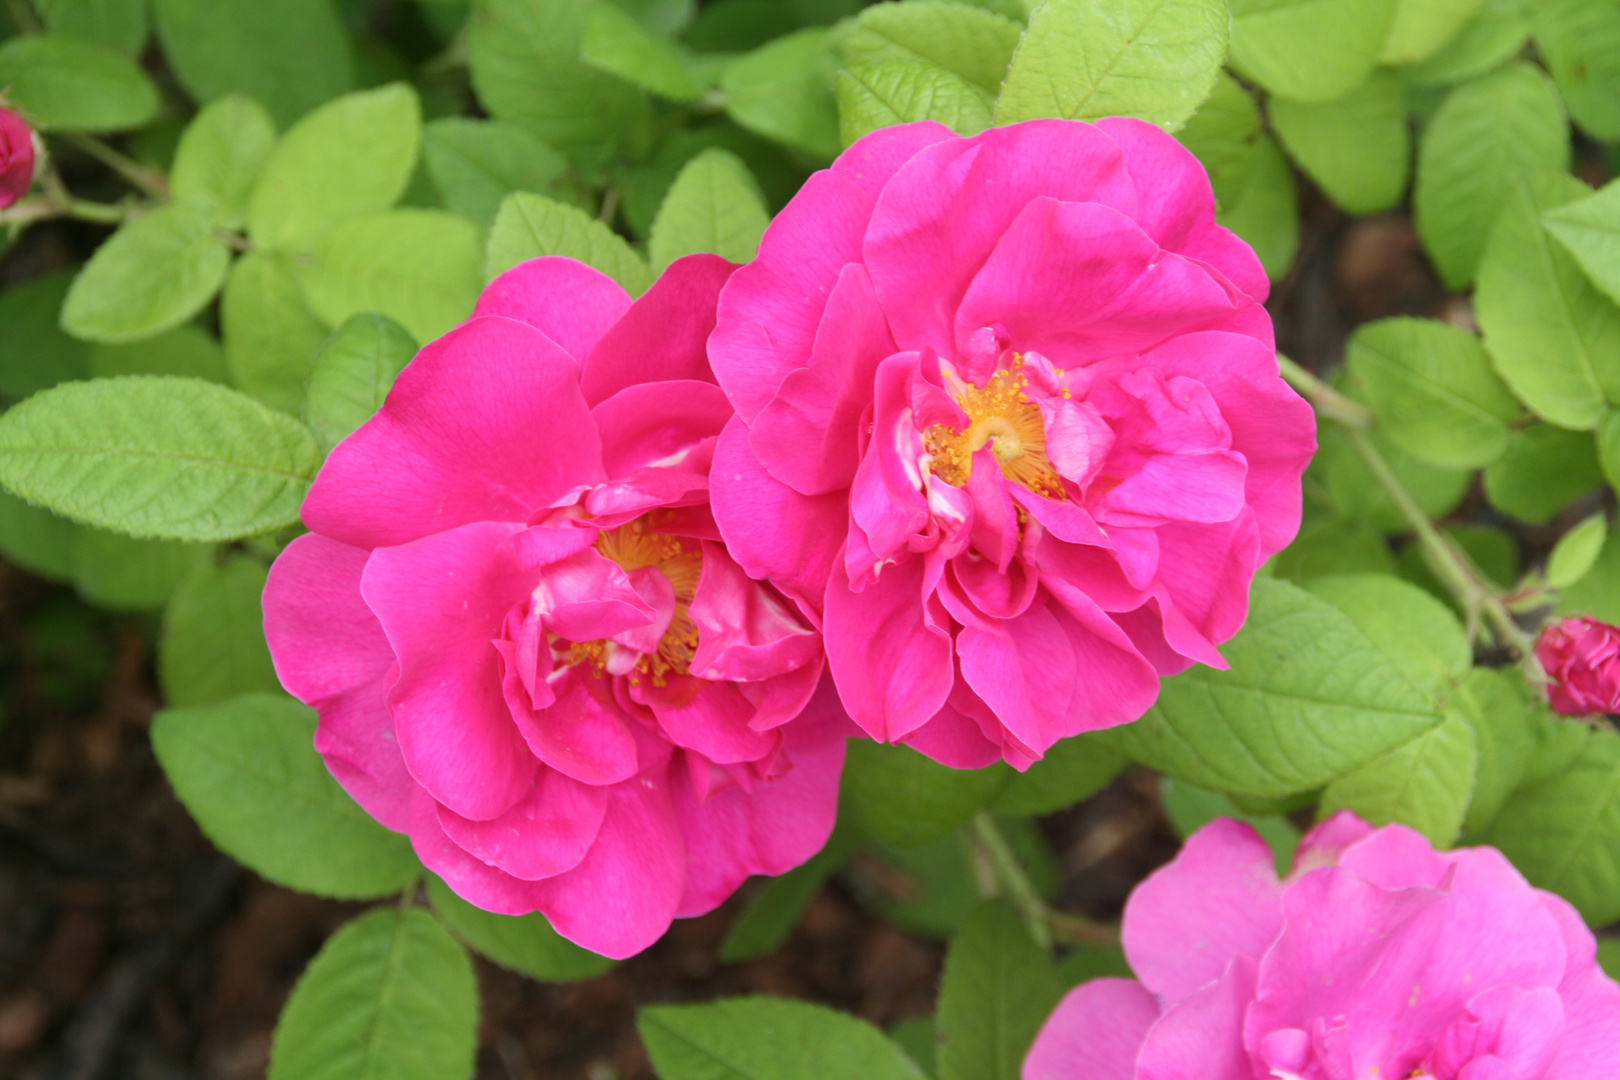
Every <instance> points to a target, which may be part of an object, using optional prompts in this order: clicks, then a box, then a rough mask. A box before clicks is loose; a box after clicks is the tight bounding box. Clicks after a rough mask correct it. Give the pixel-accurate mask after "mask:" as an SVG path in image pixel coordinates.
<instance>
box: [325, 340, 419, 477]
mask: <svg viewBox="0 0 1620 1080" xmlns="http://www.w3.org/2000/svg"><path fill="white" fill-rule="evenodd" d="M415 355H416V342H415V341H414V340H412V338H411V335H410V334H409V333H408V332H407V331H406V330H405V328H404V327H402V326H400V325H399V324H398V323H396V322H395V321H394V320H392V319H390V318H389V317H388V316H386V315H377V314H374V313H367V314H361V315H352V316H350V317H349V318H348V319H347V320H345V321H344V323H343V325H342V326H339V327H338V328H337V330H336V331H335V332H334V333H333V334H332V336H331V338H329V339H328V340H327V342H326V344H325V345H323V346H321V351H320V355H319V356H317V357H316V359H315V370H314V371H313V372H311V374H310V377H309V394H308V396H307V397H305V399H304V422H305V423H306V424H308V425H309V427H310V430H311V431H313V432H314V433H315V438H316V440H317V441H318V442H319V443H320V444H321V453H322V454H323V455H325V454H329V453H331V452H332V447H334V446H336V445H337V444H338V443H340V442H342V441H343V440H344V439H345V438H347V437H348V436H349V435H350V434H351V433H353V431H354V430H355V429H356V428H358V427H359V426H360V425H361V424H363V423H365V422H366V421H367V420H370V419H371V418H372V416H373V415H375V414H376V412H377V410H378V409H380V408H382V403H383V399H384V398H386V397H387V396H388V390H389V387H391V386H393V385H394V378H395V377H396V376H397V375H398V374H399V373H400V372H401V371H403V370H404V369H405V365H406V364H408V363H410V362H411V357H413V356H415Z"/></svg>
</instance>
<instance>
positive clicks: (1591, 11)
mask: <svg viewBox="0 0 1620 1080" xmlns="http://www.w3.org/2000/svg"><path fill="white" fill-rule="evenodd" d="M1534 12H1535V32H1536V47H1537V48H1538V49H1540V50H1541V57H1542V59H1543V60H1545V61H1546V64H1547V70H1548V71H1550V72H1551V73H1552V77H1553V81H1554V82H1556V83H1557V84H1558V90H1559V92H1560V93H1562V94H1563V95H1564V104H1565V105H1567V106H1568V107H1569V114H1570V116H1571V117H1573V118H1574V120H1575V123H1576V124H1578V125H1579V126H1580V127H1581V128H1582V129H1583V130H1585V131H1586V132H1587V134H1589V135H1591V136H1592V137H1593V138H1595V139H1601V140H1603V141H1604V142H1613V141H1614V140H1616V139H1620V5H1616V4H1614V3H1612V2H1611V0H1539V2H1538V3H1537V4H1536V5H1535V8H1534Z"/></svg>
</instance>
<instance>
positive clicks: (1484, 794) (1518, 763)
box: [1457, 668, 1536, 838]
mask: <svg viewBox="0 0 1620 1080" xmlns="http://www.w3.org/2000/svg"><path fill="white" fill-rule="evenodd" d="M1457 706H1458V711H1459V712H1460V713H1461V714H1462V717H1463V719H1464V720H1466V721H1467V722H1468V723H1469V724H1471V725H1473V728H1474V741H1475V744H1476V746H1477V747H1478V751H1479V766H1478V768H1477V769H1476V770H1475V778H1474V794H1473V798H1471V799H1470V800H1469V802H1468V816H1467V818H1466V819H1465V821H1464V829H1465V834H1466V835H1467V836H1469V837H1470V838H1475V837H1479V836H1482V835H1484V833H1485V832H1486V830H1487V829H1489V828H1490V825H1491V822H1493V821H1495V820H1496V816H1497V815H1498V814H1500V813H1501V812H1502V805H1503V803H1505V802H1506V801H1507V798H1508V796H1509V795H1510V794H1512V792H1513V790H1514V789H1515V788H1517V787H1518V786H1519V782H1520V781H1521V780H1523V779H1524V772H1525V766H1526V764H1527V763H1528V759H1529V757H1530V753H1531V750H1532V748H1533V746H1534V744H1535V741H1536V732H1535V728H1534V727H1533V726H1532V725H1531V722H1530V713H1529V710H1528V709H1527V708H1526V703H1525V686H1524V683H1523V681H1522V680H1520V679H1518V678H1517V677H1516V676H1514V675H1508V674H1504V673H1503V672H1501V671H1498V670H1496V669H1494V668H1475V669H1474V670H1473V671H1471V672H1469V673H1468V678H1467V679H1466V680H1465V681H1464V682H1463V685H1462V686H1461V687H1460V689H1459V692H1458V694H1457Z"/></svg>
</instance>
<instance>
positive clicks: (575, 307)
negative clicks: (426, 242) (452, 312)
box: [473, 255, 630, 373]
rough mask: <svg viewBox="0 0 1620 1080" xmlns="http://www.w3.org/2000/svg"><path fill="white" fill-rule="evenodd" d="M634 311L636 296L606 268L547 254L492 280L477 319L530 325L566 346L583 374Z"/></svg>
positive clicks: (564, 347) (573, 367) (479, 299)
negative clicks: (602, 343) (585, 364)
mask: <svg viewBox="0 0 1620 1080" xmlns="http://www.w3.org/2000/svg"><path fill="white" fill-rule="evenodd" d="M629 307H630V295H629V294H628V293H626V292H625V291H624V290H623V289H622V288H620V287H619V284H618V282H616V281H614V280H613V279H612V278H610V277H608V276H607V275H606V274H604V273H602V272H601V271H600V270H596V269H594V268H592V267H589V266H586V265H585V264H584V263H582V262H580V261H579V260H578V259H568V258H564V257H562V256H560V255H546V256H542V257H541V258H538V259H530V260H529V261H528V262H522V263H518V264H517V265H516V266H514V267H512V269H510V270H508V271H507V272H506V273H504V274H502V275H500V276H499V277H497V278H496V279H495V280H494V281H492V282H490V283H489V285H488V286H487V287H485V289H484V292H483V295H481V296H480V297H479V298H478V307H477V308H476V309H474V311H473V315H474V317H477V316H480V315H503V316H505V317H506V318H508V319H516V320H517V321H518V322H524V323H528V324H529V325H530V326H532V327H534V328H535V329H536V330H538V331H540V332H541V333H542V334H544V335H546V337H548V338H550V339H551V340H552V341H555V342H556V343H557V344H558V345H560V346H562V348H563V351H564V352H566V353H567V354H568V355H569V357H570V358H571V359H572V361H573V363H572V365H571V366H572V370H573V371H574V372H575V373H577V372H578V371H579V369H580V365H581V364H582V363H583V362H584V360H585V358H586V357H587V356H589V355H590V352H591V349H592V347H594V346H595V345H596V343H597V341H598V340H599V339H600V338H601V337H602V335H603V334H606V333H607V332H608V329H609V328H610V327H611V326H612V325H613V324H614V323H616V322H618V321H619V319H620V318H622V317H623V316H624V313H625V311H626V310H628V309H629Z"/></svg>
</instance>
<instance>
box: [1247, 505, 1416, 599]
mask: <svg viewBox="0 0 1620 1080" xmlns="http://www.w3.org/2000/svg"><path fill="white" fill-rule="evenodd" d="M1274 565H1275V567H1276V571H1277V576H1278V577H1280V578H1284V579H1286V580H1288V581H1292V582H1293V583H1294V584H1295V585H1303V584H1305V582H1307V581H1309V580H1310V579H1312V578H1319V577H1325V576H1327V575H1329V574H1393V573H1394V572H1395V557H1394V556H1393V555H1391V554H1390V551H1389V545H1388V544H1387V543H1385V541H1384V538H1383V537H1382V536H1380V535H1379V534H1378V533H1377V532H1376V531H1374V530H1373V529H1370V528H1368V527H1367V526H1366V525H1363V524H1360V523H1359V522H1354V521H1339V520H1333V519H1330V520H1327V521H1320V522H1317V523H1316V524H1314V525H1309V526H1307V527H1305V528H1304V529H1302V530H1300V534H1299V536H1298V538H1297V539H1295V541H1294V542H1293V543H1292V544H1289V545H1288V546H1287V547H1286V548H1284V549H1283V550H1282V551H1280V552H1278V553H1277V556H1276V559H1275V562H1274Z"/></svg>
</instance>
